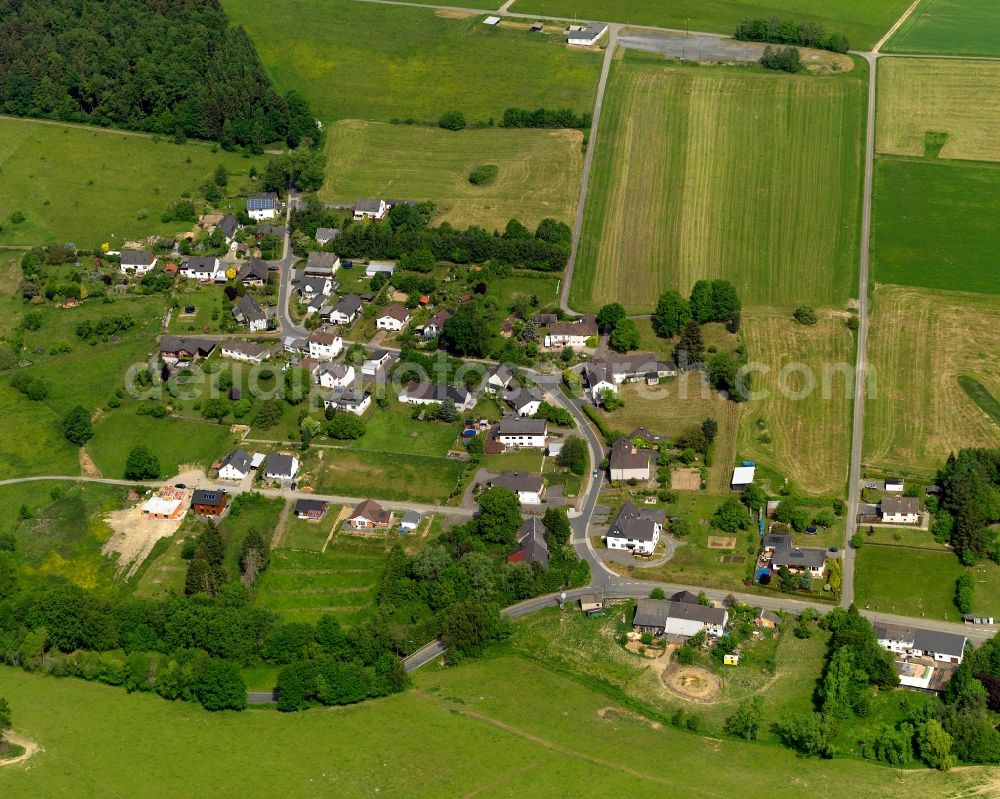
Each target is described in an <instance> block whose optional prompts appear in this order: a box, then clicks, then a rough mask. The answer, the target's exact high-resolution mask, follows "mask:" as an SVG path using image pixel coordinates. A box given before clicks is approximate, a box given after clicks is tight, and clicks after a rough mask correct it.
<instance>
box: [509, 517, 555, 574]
mask: <svg viewBox="0 0 1000 799" xmlns="http://www.w3.org/2000/svg"><path fill="white" fill-rule="evenodd" d="M515 538H516V540H517V549H515V550H514V551H513V552H512V553H511V554H510V555H508V556H507V562H508V563H527V564H529V565H531V564H535V563H540V564H541V565H542V568H543V569H547V568H548V567H549V546H548V544H547V543H546V541H545V525H544V524H542V520H541V519H540V518H539V517H537V516H532V517H531V518H529V519H528V520H527V521H525V523H524V524H522V525H521V526H520V527H519V528H518V531H517V533H516V535H515Z"/></svg>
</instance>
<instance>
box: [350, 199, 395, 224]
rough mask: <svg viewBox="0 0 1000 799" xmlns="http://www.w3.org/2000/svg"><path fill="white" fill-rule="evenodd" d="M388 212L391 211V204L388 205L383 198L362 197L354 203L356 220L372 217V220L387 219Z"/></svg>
mask: <svg viewBox="0 0 1000 799" xmlns="http://www.w3.org/2000/svg"><path fill="white" fill-rule="evenodd" d="M388 212H389V206H388V205H386V202H385V200H382V199H372V198H369V197H362V198H360V199H359V200H358V201H357V202H356V203H354V219H355V221H360V220H362V219H371V220H379V219H385V215H386V214H387V213H388Z"/></svg>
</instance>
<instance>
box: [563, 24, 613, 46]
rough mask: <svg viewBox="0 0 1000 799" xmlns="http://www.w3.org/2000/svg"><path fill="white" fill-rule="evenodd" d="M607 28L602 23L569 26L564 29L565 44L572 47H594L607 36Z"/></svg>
mask: <svg viewBox="0 0 1000 799" xmlns="http://www.w3.org/2000/svg"><path fill="white" fill-rule="evenodd" d="M607 32H608V26H607V25H606V24H605V23H603V22H590V23H588V24H586V25H570V26H569V27H568V28H567V29H566V44H570V45H573V46H574V47H594V46H595V45H597V44H598V43H600V41H601V40H602V39H603V38H604V37H605V36H606V35H607Z"/></svg>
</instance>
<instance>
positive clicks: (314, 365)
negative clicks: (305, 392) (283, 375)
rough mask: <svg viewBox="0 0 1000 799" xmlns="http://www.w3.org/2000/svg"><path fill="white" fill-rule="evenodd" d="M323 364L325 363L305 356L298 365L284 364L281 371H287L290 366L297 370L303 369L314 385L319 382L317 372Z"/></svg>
mask: <svg viewBox="0 0 1000 799" xmlns="http://www.w3.org/2000/svg"><path fill="white" fill-rule="evenodd" d="M324 363H327V361H320V360H318V359H316V358H310V357H309V356H306V357H305V358H302V359H300V360H299V362H298V363H295V364H291V363H290V364H286V365H285V366H284V367H283V368H282V371H284V370H285V369H288V368H289V367H291V366H295V367H297V368H299V369H305V370H306V371H307V372H309V376H310V377H312V379H313V382H314V383H318V382H319V370H320V367H321V366H323V364H324Z"/></svg>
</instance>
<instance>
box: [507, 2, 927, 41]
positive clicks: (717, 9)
mask: <svg viewBox="0 0 1000 799" xmlns="http://www.w3.org/2000/svg"><path fill="white" fill-rule="evenodd" d="M909 3H910V0H837V2H835V3H832V2H829V0H767V2H754V0H670V2H669V3H666V2H663V0H517V2H516V3H515V4H514V8H513V9H512V10H513V11H521V12H524V13H530V12H537V13H539V14H550V15H555V16H564V17H570V18H573V19H603V20H614V21H615V22H630V23H632V24H634V25H657V26H659V27H665V28H677V29H680V30H685V29H686V30H693V31H717V32H719V33H730V34H731V33H732V32H733V31H734V30H735V29H736V26H737V25H738V24H739V23H740V22H741V21H742V20H744V19H747V18H748V17H781V18H784V19H794V20H796V21H801V22H813V23H818V24H820V25H822V26H823V27H824V28H825V29H826V30H827V31H828V32H830V33H843V34H845V35H846V36H847V37H848V38H849V39H850V41H851V46H852V47H854V48H857V49H866V48H868V47H871V46H872V45H873V44H875V42H876V41H878V40H879V38H881V36H882V35H883V34H885V33H886V32H887V31H888V30H889V28H891V27H892V24H893V23H894V22H895V21H896V20H897V19H898V18H899V17H900V16H901V15H902V13H903V12H904V11H905V10H906V7H907V6H908V5H909Z"/></svg>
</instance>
